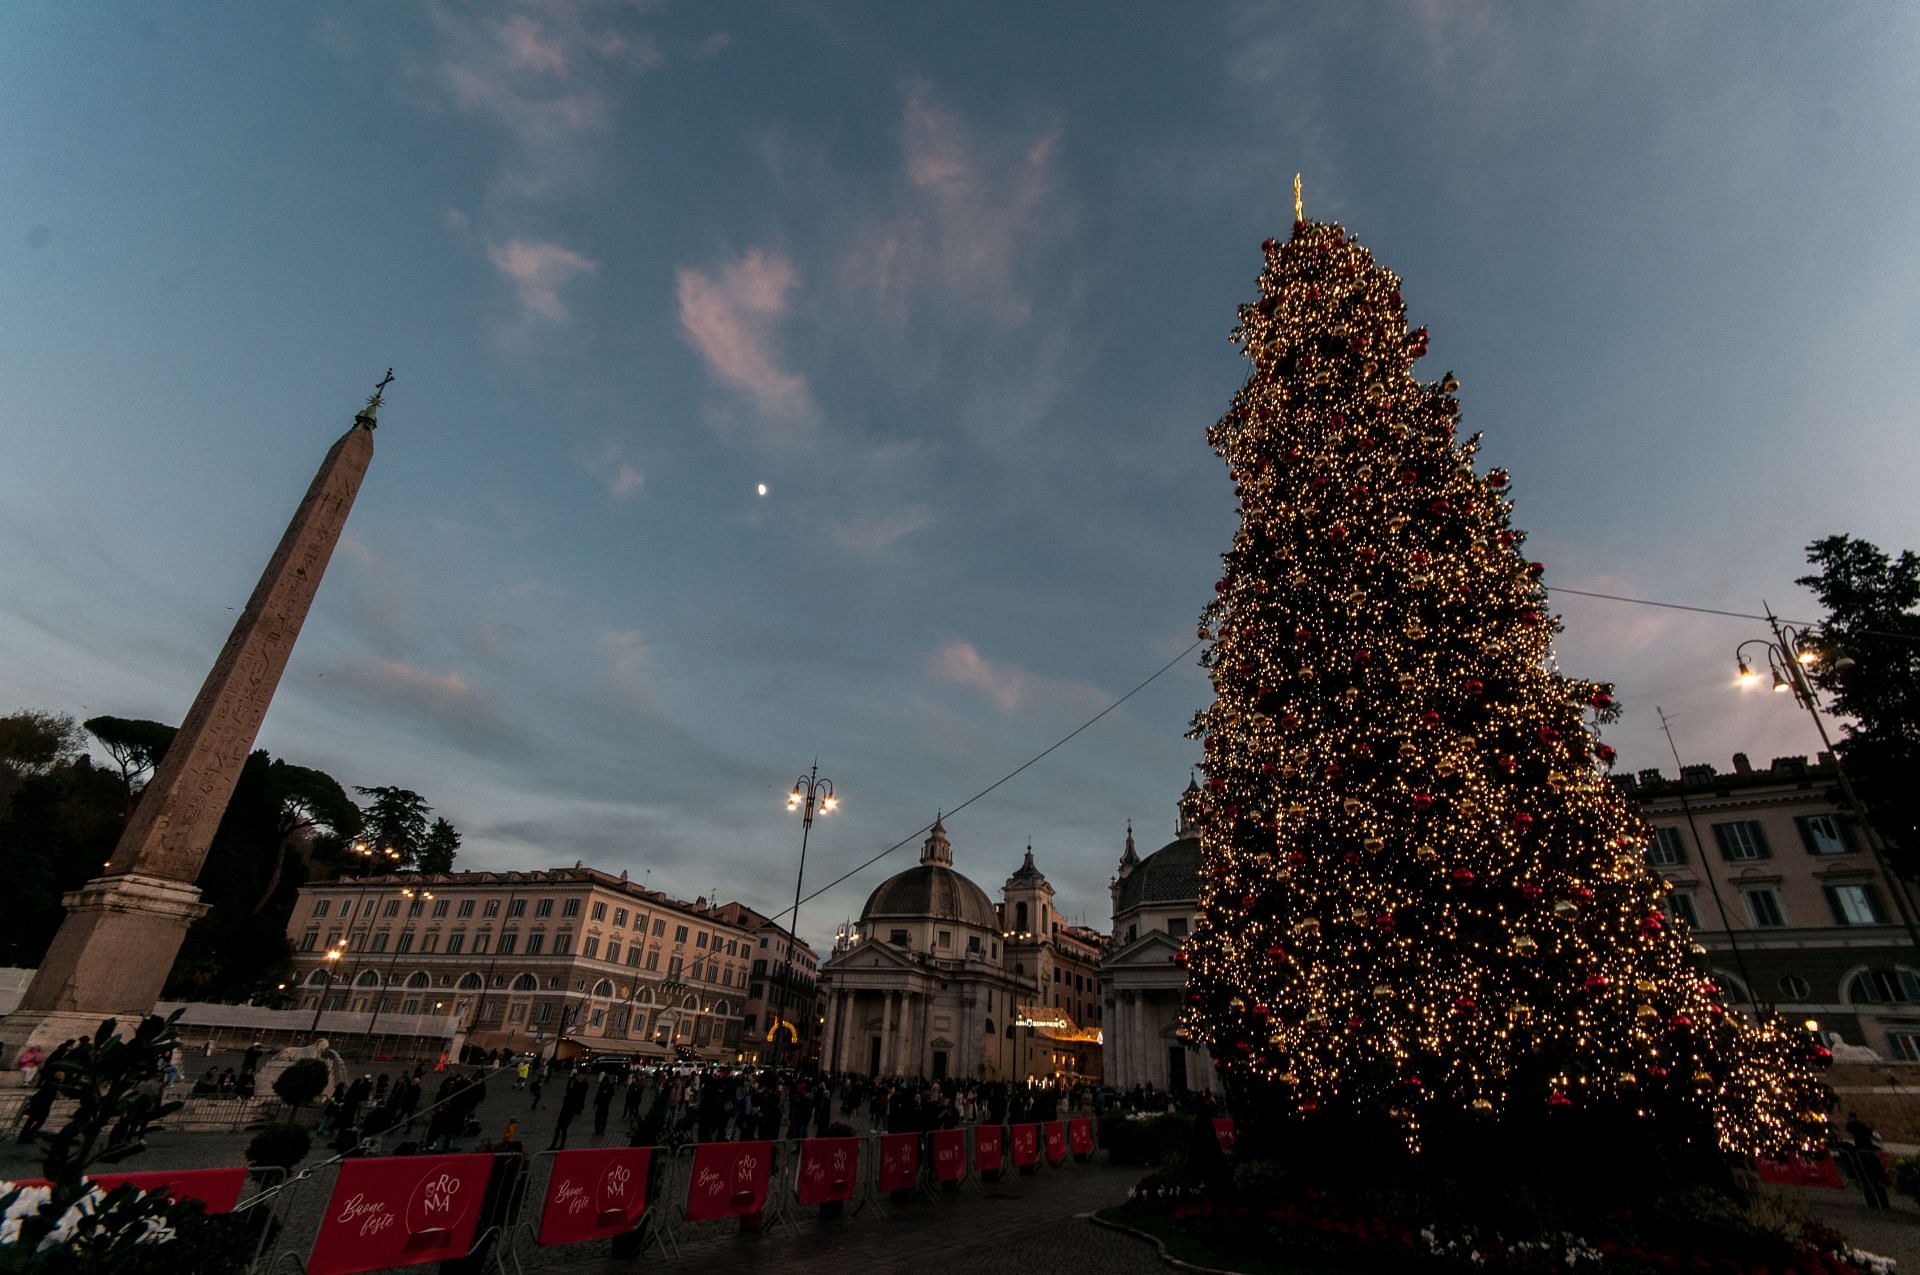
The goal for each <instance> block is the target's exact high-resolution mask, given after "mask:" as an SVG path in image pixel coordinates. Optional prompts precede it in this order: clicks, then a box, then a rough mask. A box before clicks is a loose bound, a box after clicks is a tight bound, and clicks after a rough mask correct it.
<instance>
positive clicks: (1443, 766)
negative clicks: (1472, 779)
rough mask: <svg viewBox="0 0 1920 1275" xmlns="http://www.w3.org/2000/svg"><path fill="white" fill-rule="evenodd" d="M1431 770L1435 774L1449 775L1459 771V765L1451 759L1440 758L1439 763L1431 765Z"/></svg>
mask: <svg viewBox="0 0 1920 1275" xmlns="http://www.w3.org/2000/svg"><path fill="white" fill-rule="evenodd" d="M1433 769H1434V771H1435V773H1437V774H1440V775H1451V774H1452V773H1453V772H1454V771H1456V770H1458V769H1460V763H1459V762H1457V761H1455V760H1454V759H1453V758H1451V757H1442V758H1441V759H1440V760H1439V761H1437V762H1435V763H1433Z"/></svg>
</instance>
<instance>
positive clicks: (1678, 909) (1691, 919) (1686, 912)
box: [1666, 890, 1700, 930]
mask: <svg viewBox="0 0 1920 1275" xmlns="http://www.w3.org/2000/svg"><path fill="white" fill-rule="evenodd" d="M1667 900H1668V901H1667V907H1666V913H1667V915H1668V916H1670V917H1672V918H1673V919H1674V920H1676V921H1685V922H1686V923H1687V925H1688V926H1689V927H1691V928H1693V929H1696V930H1697V929H1699V928H1700V904H1699V902H1698V901H1697V900H1696V899H1695V898H1694V897H1693V891H1692V890H1675V891H1674V892H1673V893H1672V894H1670V895H1668V896H1667Z"/></svg>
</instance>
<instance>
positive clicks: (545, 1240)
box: [536, 1147, 653, 1244]
mask: <svg viewBox="0 0 1920 1275" xmlns="http://www.w3.org/2000/svg"><path fill="white" fill-rule="evenodd" d="M652 1154H653V1153H652V1151H651V1149H650V1148H647V1147H594V1148H582V1149H581V1150H579V1151H562V1152H560V1153H559V1154H557V1155H555V1156H554V1157H553V1176H552V1177H550V1178H548V1179H547V1202H546V1204H545V1205H544V1206H543V1207H542V1208H541V1210H540V1233H539V1235H538V1236H537V1237H536V1239H537V1240H538V1242H539V1243H541V1244H579V1243H582V1242H584V1241H586V1240H605V1239H611V1238H613V1237H614V1236H616V1235H625V1234H626V1233H627V1232H628V1231H631V1230H632V1229H633V1227H634V1223H636V1222H638V1221H639V1220H640V1215H641V1214H642V1213H644V1212H646V1211H647V1168H648V1165H649V1163H650V1158H651V1156H652Z"/></svg>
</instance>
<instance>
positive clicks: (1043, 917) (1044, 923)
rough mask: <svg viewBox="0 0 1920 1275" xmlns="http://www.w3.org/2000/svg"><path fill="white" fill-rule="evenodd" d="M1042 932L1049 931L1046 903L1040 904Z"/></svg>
mask: <svg viewBox="0 0 1920 1275" xmlns="http://www.w3.org/2000/svg"><path fill="white" fill-rule="evenodd" d="M1040 932H1041V933H1042V934H1045V933H1046V932H1047V905H1046V904H1044V903H1042V904H1041V905H1040Z"/></svg>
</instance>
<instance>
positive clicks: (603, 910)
mask: <svg viewBox="0 0 1920 1275" xmlns="http://www.w3.org/2000/svg"><path fill="white" fill-rule="evenodd" d="M594 906H595V907H597V908H599V909H600V911H599V913H598V914H597V915H595V917H594V918H593V919H594V920H596V921H598V920H599V919H600V918H601V917H603V916H605V915H606V914H607V905H606V904H604V903H596V904H594ZM560 915H561V916H579V915H580V900H578V899H568V900H567V902H566V905H565V906H564V907H562V908H561V909H560Z"/></svg>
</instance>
